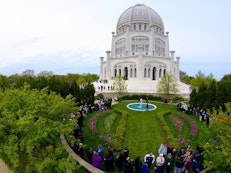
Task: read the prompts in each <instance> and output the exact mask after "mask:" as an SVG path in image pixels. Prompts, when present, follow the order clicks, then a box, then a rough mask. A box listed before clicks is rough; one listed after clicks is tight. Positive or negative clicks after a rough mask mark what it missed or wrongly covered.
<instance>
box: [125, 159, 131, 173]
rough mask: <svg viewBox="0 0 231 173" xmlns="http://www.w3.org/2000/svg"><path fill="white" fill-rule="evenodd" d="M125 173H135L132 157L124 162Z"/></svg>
mask: <svg viewBox="0 0 231 173" xmlns="http://www.w3.org/2000/svg"><path fill="white" fill-rule="evenodd" d="M124 173H133V163H132V160H131V159H130V157H127V158H126V160H125V162H124Z"/></svg>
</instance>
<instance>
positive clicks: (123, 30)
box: [95, 4, 190, 94]
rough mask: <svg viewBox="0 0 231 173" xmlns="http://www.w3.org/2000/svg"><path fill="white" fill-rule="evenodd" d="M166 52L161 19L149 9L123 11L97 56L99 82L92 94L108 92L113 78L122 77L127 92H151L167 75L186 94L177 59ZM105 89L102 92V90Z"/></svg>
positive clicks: (135, 8)
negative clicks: (103, 51) (106, 45)
mask: <svg viewBox="0 0 231 173" xmlns="http://www.w3.org/2000/svg"><path fill="white" fill-rule="evenodd" d="M174 54H175V51H170V50H169V33H168V32H166V33H165V29H164V24H163V22H162V19H161V17H160V16H159V14H158V13H156V12H155V11H154V10H153V9H151V8H150V7H148V6H146V5H144V4H136V5H135V6H132V7H130V8H128V9H127V10H126V11H124V12H123V13H122V14H121V16H120V18H119V20H118V22H117V28H116V32H112V43H111V50H110V51H106V55H107V57H106V59H104V57H100V80H101V81H107V82H106V85H107V86H106V87H105V86H103V89H102V84H103V85H105V83H102V82H101V83H100V82H98V83H95V87H96V91H98V90H101V91H104V90H107V91H109V90H110V86H111V85H112V83H113V79H114V78H115V77H116V76H117V75H120V76H122V77H124V79H125V80H126V84H127V91H128V92H141V93H150V92H151V93H153V92H154V93H155V92H156V86H157V83H158V81H159V80H160V79H161V78H162V77H163V75H164V74H165V73H166V72H168V73H171V74H172V75H174V77H175V78H176V79H177V80H178V83H179V85H180V86H179V87H180V88H179V89H180V93H183V94H187V93H189V92H190V88H189V86H188V85H185V84H183V83H181V82H180V81H179V80H180V76H179V75H180V57H175V55H174ZM104 88H105V89H104Z"/></svg>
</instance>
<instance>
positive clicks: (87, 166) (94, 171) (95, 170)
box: [60, 134, 105, 173]
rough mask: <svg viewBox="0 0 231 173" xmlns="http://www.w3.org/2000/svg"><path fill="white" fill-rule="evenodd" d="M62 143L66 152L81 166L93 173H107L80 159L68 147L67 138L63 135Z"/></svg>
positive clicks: (61, 136)
mask: <svg viewBox="0 0 231 173" xmlns="http://www.w3.org/2000/svg"><path fill="white" fill-rule="evenodd" d="M60 138H61V142H62V144H63V145H64V146H65V149H66V151H67V152H68V153H69V154H70V155H71V156H72V157H73V158H74V159H75V160H76V161H77V162H78V163H79V164H80V165H82V166H83V167H84V168H85V169H86V170H87V171H88V172H91V173H105V172H104V171H102V170H100V169H98V168H96V167H94V166H93V165H91V164H89V163H88V162H87V161H85V160H83V159H82V158H81V157H79V156H78V155H77V154H76V153H75V152H74V151H73V150H72V148H71V147H70V146H69V145H68V143H67V141H66V138H65V136H64V135H63V134H61V135H60Z"/></svg>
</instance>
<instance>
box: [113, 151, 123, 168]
mask: <svg viewBox="0 0 231 173" xmlns="http://www.w3.org/2000/svg"><path fill="white" fill-rule="evenodd" d="M124 158H125V157H124V153H123V152H122V151H121V152H120V153H119V154H118V156H117V157H116V161H115V164H116V166H117V167H118V168H119V171H120V172H121V171H122V169H123V165H124V161H125V159H124Z"/></svg>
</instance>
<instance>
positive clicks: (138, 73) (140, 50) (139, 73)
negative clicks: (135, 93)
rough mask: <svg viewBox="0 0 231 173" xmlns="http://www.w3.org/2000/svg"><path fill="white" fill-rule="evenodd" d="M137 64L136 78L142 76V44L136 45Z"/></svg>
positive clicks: (141, 77)
mask: <svg viewBox="0 0 231 173" xmlns="http://www.w3.org/2000/svg"><path fill="white" fill-rule="evenodd" d="M137 50H138V64H137V78H138V80H140V79H143V77H144V75H143V74H144V66H143V50H144V48H143V46H138V48H137Z"/></svg>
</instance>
